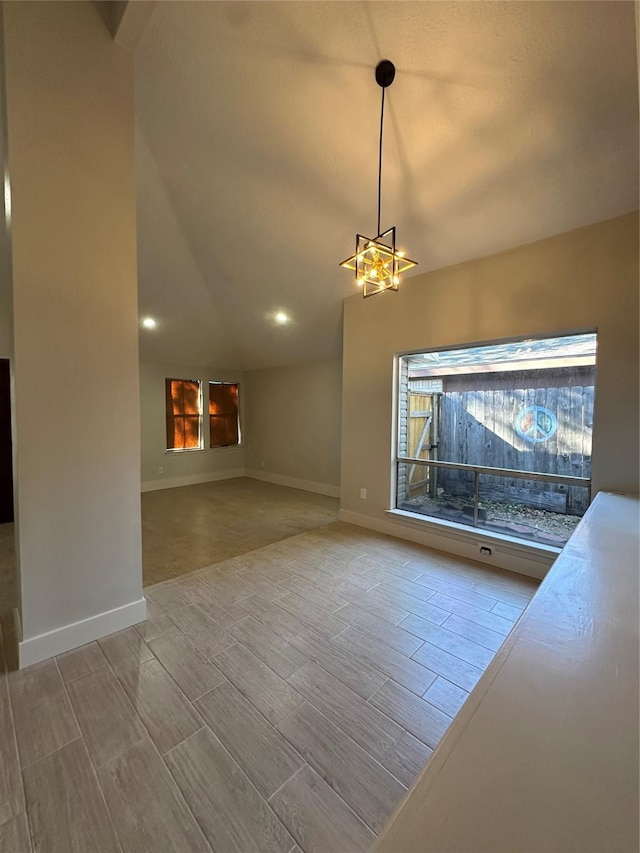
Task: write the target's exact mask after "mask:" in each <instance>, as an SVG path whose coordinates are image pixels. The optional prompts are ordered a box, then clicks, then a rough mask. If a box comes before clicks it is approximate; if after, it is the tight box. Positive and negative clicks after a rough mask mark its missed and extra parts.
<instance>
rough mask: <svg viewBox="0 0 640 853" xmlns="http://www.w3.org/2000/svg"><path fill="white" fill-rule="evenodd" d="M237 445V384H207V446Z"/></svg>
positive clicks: (238, 426)
mask: <svg viewBox="0 0 640 853" xmlns="http://www.w3.org/2000/svg"><path fill="white" fill-rule="evenodd" d="M239 443H240V421H239V417H238V383H237V382H209V446H210V447H230V446H232V445H234V444H239Z"/></svg>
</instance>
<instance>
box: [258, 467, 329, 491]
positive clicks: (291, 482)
mask: <svg viewBox="0 0 640 853" xmlns="http://www.w3.org/2000/svg"><path fill="white" fill-rule="evenodd" d="M244 476H245V477H251V479H252V480H262V481H263V482H265V483H274V484H275V485H276V486H289V488H291V489H302V491H303V492H315V493H316V494H318V495H328V497H330V498H339V497H340V486H330V485H329V484H328V483H314V482H313V480H299V479H298V478H297V477H285V476H284V475H282V474H268V473H265V472H264V471H252V470H250V469H247V470H245V472H244Z"/></svg>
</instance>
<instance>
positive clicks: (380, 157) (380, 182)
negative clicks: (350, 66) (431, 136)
mask: <svg viewBox="0 0 640 853" xmlns="http://www.w3.org/2000/svg"><path fill="white" fill-rule="evenodd" d="M384 90H385V87H384V86H383V87H382V104H381V106H380V146H379V153H378V230H377V232H376V233H377V235H378V236H380V199H381V197H382V126H383V123H384Z"/></svg>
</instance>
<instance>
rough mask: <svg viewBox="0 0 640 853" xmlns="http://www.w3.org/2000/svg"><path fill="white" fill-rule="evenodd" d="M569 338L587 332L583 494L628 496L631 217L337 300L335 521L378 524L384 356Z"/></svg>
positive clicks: (634, 344)
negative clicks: (339, 408) (340, 318)
mask: <svg viewBox="0 0 640 853" xmlns="http://www.w3.org/2000/svg"><path fill="white" fill-rule="evenodd" d="M414 253H417V257H418V259H419V257H420V254H419V251H418V250H417V249H414ZM414 256H416V255H415V254H414ZM580 329H583V330H589V329H597V330H598V367H597V380H596V398H595V407H596V411H595V423H594V434H593V484H594V494H595V492H597V491H598V490H600V489H605V490H611V491H619V492H627V493H633V492H637V491H638V215H637V213H633V214H628V215H626V216H622V217H619V218H617V219H612V220H608V221H606V222H601V223H598V224H596V225H593V226H590V227H588V228H581V229H579V230H577V231H572V232H569V233H567V234H562V235H560V236H558V237H553V238H551V239H548V240H543V241H541V242H538V243H533V244H531V245H527V246H521V247H519V248H517V249H514V250H512V251H509V252H504V253H502V254H499V255H494V256H492V257H488V258H482V259H480V260H476V261H470V262H468V263H464V264H460V265H458V266H455V267H449V268H447V269H443V270H438V271H436V272H430V273H425V274H424V275H419V276H415V277H413V278H411V279H409V280H407V281H405V282H404V283H403V284H402V285H401V288H400V291H399V293H397V294H393V293H390V294H382V295H380V296H375V297H374V298H372V299H367V300H363V299H362V297H361V296H359V295H357V294H356V295H354V296H353V297H351V298H349V299H347V300H345V320H344V389H343V412H342V508H343V510H346V511H348V512H352V513H358V514H359V515H361V516H367V517H369V518H371V519H378V520H382V519H385V518H387V520H388V517H386V516H385V514H384V511H385V509H388V508H389V507H390V506H392V503H391V496H390V491H391V486H390V483H391V467H392V466H391V458H392V448H391V435H392V399H393V391H392V386H393V356H394V353H398V352H402V351H406V350H419V349H423V348H424V349H431V348H438V347H448V346H451V345H456V344H462V343H476V342H481V341H494V340H501V339H505V338H511V337H529V336H535V335H544V334H555V333H564V332H571V331H574V330H580ZM361 487H363V488H366V489H367V500H365V501H363V500H360V498H359V489H360V488H361ZM398 524H399V525H402V522H398Z"/></svg>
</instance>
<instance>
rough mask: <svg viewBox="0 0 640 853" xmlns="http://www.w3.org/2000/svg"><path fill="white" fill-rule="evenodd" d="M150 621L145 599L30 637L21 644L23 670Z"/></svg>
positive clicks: (21, 667)
mask: <svg viewBox="0 0 640 853" xmlns="http://www.w3.org/2000/svg"><path fill="white" fill-rule="evenodd" d="M146 618H147V602H146V600H145V599H144V598H139V599H138V600H137V601H132V602H130V603H129V604H123V605H122V607H116V608H114V609H113V610H107V611H106V612H105V613H98V614H96V615H95V616H90V617H89V618H88V619H81V620H80V621H79V622H72V623H71V625H63V626H62V627H61V628H56V629H55V630H53V631H48V632H47V633H46V634H39V635H38V636H37V637H30V638H29V639H27V640H21V641H20V642H19V643H18V654H19V661H20V669H24V667H25V666H31V664H34V663H39V662H40V661H41V660H47V658H52V657H53V656H54V655H60V654H62V653H63V652H68V651H70V650H71V649H77V648H78V646H84V644H85V643H90V642H91V641H92V640H99V639H100V638H101V637H106V636H107V635H108V634H113V633H114V632H115V631H121V630H122V629H123V628H129V627H130V626H131V625H137V624H138V622H144V620H145V619H146Z"/></svg>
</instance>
